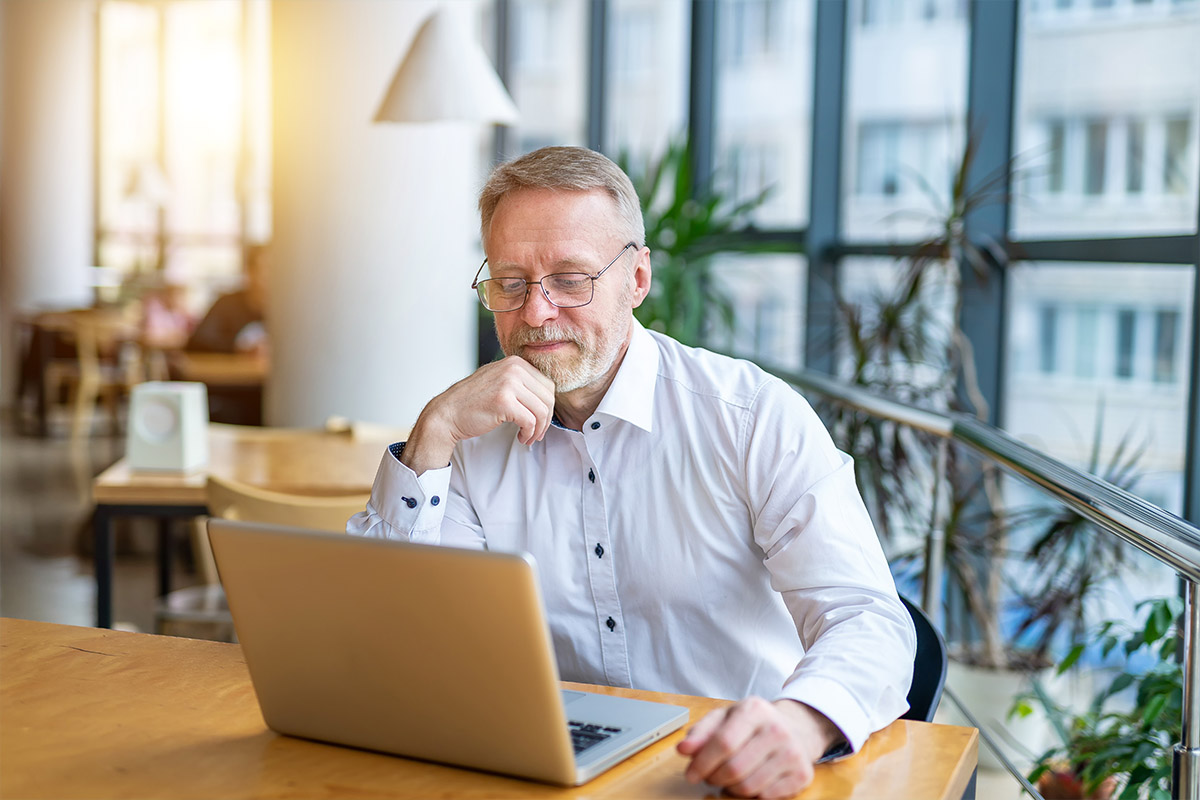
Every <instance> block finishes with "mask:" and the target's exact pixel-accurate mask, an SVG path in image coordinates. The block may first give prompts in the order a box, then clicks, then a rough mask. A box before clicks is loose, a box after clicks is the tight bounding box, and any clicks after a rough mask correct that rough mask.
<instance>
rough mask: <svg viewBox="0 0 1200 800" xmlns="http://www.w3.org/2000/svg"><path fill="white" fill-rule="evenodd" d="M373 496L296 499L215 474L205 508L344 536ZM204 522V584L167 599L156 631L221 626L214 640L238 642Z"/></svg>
mask: <svg viewBox="0 0 1200 800" xmlns="http://www.w3.org/2000/svg"><path fill="white" fill-rule="evenodd" d="M369 497H370V495H369V494H354V495H336V496H331V497H324V496H318V497H310V496H304V495H293V494H286V493H283V492H275V491H271V490H269V489H261V488H259V487H256V486H251V485H249V484H245V483H240V482H238V481H234V480H229V479H226V478H219V477H217V476H215V475H209V476H208V481H207V483H206V484H205V503H206V505H207V506H208V513H209V515H210V516H213V517H220V518H221V519H233V520H241V521H244V522H265V523H271V524H275V525H289V526H292V527H298V528H309V529H313V530H322V531H330V532H344V531H345V530H346V520H347V519H349V518H350V517H351V515H353V514H356V513H357V512H359V511H362V510H363V508H365V507H366V505H367V500H368V499H369ZM204 523H205V520H203V519H198V520H196V523H195V526H196V527H195V528H194V530H193V548H194V552H195V558H196V569H197V572H198V573H199V574H200V576H201V577H202V578H203V580H204V583H203V584H202V585H200V586H190V587H188V588H186V589H178V590H176V591H174V592H171V593H170V594H168V595H167V596H166V597H164V598H162V599H161V600H160V601H159V604H158V607H157V609H156V614H155V627H156V630H157V631H158V632H159V633H163V632H165V631H164V627H165V626H166V625H167V624H169V623H191V624H195V623H202V624H204V625H205V626H207V627H209V628H211V627H212V626H214V625H215V626H216V631H215V633H216V635H215V636H213V637H212V638H219V639H224V640H232V639H233V619H232V617H231V616H230V614H229V606H228V604H227V603H226V601H225V593H224V591H223V590H222V589H221V585H220V579H219V576H218V575H217V569H216V563H215V562H214V560H213V555H212V549H211V548H210V547H209V544H208V534H207V531H206V529H205V524H204Z"/></svg>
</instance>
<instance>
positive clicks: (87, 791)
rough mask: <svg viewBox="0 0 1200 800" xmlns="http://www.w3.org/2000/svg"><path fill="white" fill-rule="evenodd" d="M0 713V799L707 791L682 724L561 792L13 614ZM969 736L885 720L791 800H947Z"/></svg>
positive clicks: (168, 647) (245, 680)
mask: <svg viewBox="0 0 1200 800" xmlns="http://www.w3.org/2000/svg"><path fill="white" fill-rule="evenodd" d="M568 685H570V684H568ZM587 688H594V687H587ZM600 691H606V692H608V693H611V694H623V695H627V696H632V697H642V698H646V699H656V700H662V701H665V702H671V703H677V704H679V705H684V706H687V707H689V708H691V710H692V721H693V722H695V721H696V720H697V719H699V717H700V716H702V715H703V714H704V713H706V712H707V711H709V710H710V709H712V708H716V707H718V706H720V705H722V704H723V701H719V700H708V699H704V698H697V697H681V696H678V695H657V694H654V693H651V692H635V691H626V690H618V689H600ZM0 719H3V721H4V724H3V726H0V764H3V769H0V796H3V797H21V798H43V797H44V798H61V799H63V800H67V799H68V798H89V799H90V798H108V797H131V798H132V797H137V798H142V797H156V798H193V797H195V798H213V797H221V798H278V797H306V798H335V797H337V798H345V797H359V798H430V797H463V798H479V797H489V798H506V797H561V798H566V797H639V798H645V797H716V796H717V794H716V792H714V791H713V790H711V789H709V788H707V787H705V786H693V785H690V784H688V783H687V782H686V781H685V780H684V778H683V769H684V763H685V762H684V759H683V757H682V756H679V755H678V754H676V752H675V749H674V748H675V744H676V743H677V742H678V741H679V740H680V739H681V738H682V736H683V732H682V731H680V732H677V733H675V734H673V735H672V736H670V737H668V738H666V739H664V740H662V741H660V742H657V743H656V744H654V745H652V746H651V747H649V748H647V749H646V750H644V751H642V752H641V753H639V754H638V755H636V756H634V757H633V758H631V759H629V760H628V761H626V762H624V763H623V764H620V765H618V766H617V767H615V768H613V769H612V770H610V771H609V772H607V773H605V774H604V775H602V776H600V777H599V778H597V779H596V780H594V781H592V782H590V783H588V784H585V785H584V786H582V787H578V788H575V789H561V788H557V787H553V786H545V785H542V784H538V783H531V782H527V781H521V780H517V779H513V778H505V777H501V776H496V775H488V774H484V773H478V772H471V771H469V770H460V769H455V768H452V767H444V766H440V765H436V764H429V763H424V762H419V761H410V760H407V759H403V758H396V757H393V756H386V755H380V754H377V753H369V752H365V751H360V750H351V749H348V748H343V747H334V746H331V745H324V744H319V743H315V742H310V741H306V740H303V739H293V738H290V737H287V736H278V735H276V734H275V733H273V732H272V731H270V730H269V729H268V728H267V727H266V725H265V724H264V723H263V720H262V715H261V714H260V713H259V710H258V705H257V703H256V701H255V699H254V692H253V689H252V688H251V685H250V679H249V675H248V673H247V672H246V666H245V663H244V661H243V660H242V651H241V648H240V647H239V646H238V645H232V644H220V643H216V642H205V641H198V640H191V639H173V638H169V637H165V636H151V635H149V634H138V633H123V632H120V631H108V630H96V629H94V628H74V627H69V626H65V625H50V624H47V623H41V622H26V621H23V620H0ZM977 746H978V733H977V732H976V730H975V729H974V728H958V727H952V726H949V725H931V724H929V723H925V722H907V721H900V722H896V723H893V724H892V725H891V726H889V727H888V728H885V729H884V730H882V731H880V732H879V733H876V734H875V735H874V736H872V737H871V739H870V740H869V741H868V742H867V744H866V746H865V747H864V748H863V750H862V752H860V753H858V754H857V755H855V756H853V757H852V758H849V759H847V760H845V761H842V762H839V763H836V764H826V765H821V766H819V767H817V774H816V779H815V781H814V782H813V784H812V785H811V786H810V787H809V788H808V789H807V790H805V791H804V792H802V793H801V794H800V795H799V797H801V798H803V800H819V799H820V798H834V797H836V798H870V800H879V798H887V797H899V798H905V799H906V800H908V799H909V798H921V800H938V799H939V798H941V799H942V800H957V798H959V797H962V796H963V793H964V791H965V790H967V788H968V787H969V786H970V785H971V777H972V775H973V772H974V770H975V764H976V753H977Z"/></svg>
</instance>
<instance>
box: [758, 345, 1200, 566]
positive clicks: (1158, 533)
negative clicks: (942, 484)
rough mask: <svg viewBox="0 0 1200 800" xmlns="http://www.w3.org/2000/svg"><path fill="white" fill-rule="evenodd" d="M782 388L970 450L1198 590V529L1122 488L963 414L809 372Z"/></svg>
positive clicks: (786, 375)
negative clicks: (816, 394) (1167, 567)
mask: <svg viewBox="0 0 1200 800" xmlns="http://www.w3.org/2000/svg"><path fill="white" fill-rule="evenodd" d="M768 371H769V372H771V374H773V375H775V376H776V377H778V378H781V379H782V380H785V381H787V382H788V383H790V384H792V385H794V386H798V387H800V388H803V389H809V390H812V391H816V392H819V393H820V394H822V395H825V396H826V397H829V398H830V399H832V400H835V401H837V402H839V403H842V404H843V405H847V406H850V407H852V408H856V409H859V410H861V411H866V412H868V413H870V414H872V415H874V416H876V417H882V418H884V419H889V420H892V421H894V422H899V423H901V424H904V425H908V426H910V427H913V428H917V429H919V430H923V431H926V432H928V433H932V434H935V435H937V436H941V437H944V438H947V439H952V440H954V441H956V442H961V443H963V444H966V445H969V446H970V447H972V448H973V449H975V450H976V451H978V452H979V453H981V454H983V455H984V456H986V457H987V458H989V459H991V460H992V461H995V462H997V463H999V464H1001V465H1003V466H1004V467H1007V468H1008V469H1009V470H1011V471H1012V472H1014V473H1016V474H1017V475H1020V476H1021V477H1023V478H1025V479H1026V480H1028V481H1030V482H1032V483H1035V484H1037V485H1038V486H1040V487H1042V488H1043V489H1044V490H1046V492H1047V493H1049V494H1051V495H1053V496H1054V497H1056V498H1057V499H1059V500H1061V501H1062V502H1063V503H1065V504H1066V505H1069V506H1070V507H1071V508H1073V509H1075V510H1076V511H1078V512H1079V513H1080V514H1083V515H1084V516H1086V517H1087V518H1088V519H1091V520H1092V521H1093V522H1095V523H1096V524H1097V525H1100V526H1101V527H1102V528H1104V529H1105V530H1107V531H1109V532H1110V533H1113V534H1116V535H1117V536H1120V537H1121V538H1122V539H1124V540H1125V541H1127V542H1129V543H1130V544H1132V545H1133V546H1134V547H1137V548H1138V549H1139V550H1142V551H1144V552H1146V553H1149V554H1150V555H1151V556H1153V557H1154V558H1156V559H1158V560H1159V561H1162V562H1163V563H1165V564H1168V565H1170V566H1171V567H1172V568H1173V569H1174V570H1175V571H1177V572H1178V573H1179V574H1180V575H1181V576H1182V577H1184V578H1186V579H1187V580H1190V581H1193V582H1198V583H1200V528H1197V527H1195V526H1194V525H1192V524H1191V523H1189V522H1188V521H1187V520H1184V519H1182V518H1180V517H1177V516H1176V515H1174V514H1172V513H1171V512H1169V511H1165V510H1163V509H1161V508H1159V507H1158V506H1155V505H1153V504H1151V503H1148V502H1146V501H1145V500H1143V499H1142V498H1140V497H1137V496H1136V495H1133V494H1130V493H1129V492H1127V491H1125V490H1124V489H1120V488H1118V487H1116V486H1113V485H1112V484H1111V483H1108V482H1107V481H1103V480H1101V479H1099V478H1096V477H1094V476H1092V475H1088V474H1087V473H1084V472H1080V471H1079V470H1077V469H1074V468H1073V467H1069V466H1067V465H1066V464H1064V463H1062V462H1061V461H1057V460H1055V459H1053V458H1050V457H1049V456H1047V455H1045V454H1044V453H1041V452H1039V451H1037V450H1035V449H1033V448H1032V447H1030V446H1029V445H1027V444H1024V443H1023V442H1020V441H1018V440H1016V439H1014V438H1013V437H1011V436H1009V435H1008V434H1007V433H1004V432H1003V431H1000V430H997V429H995V428H993V427H991V426H990V425H987V424H985V423H983V422H980V421H979V420H977V419H974V418H972V417H968V416H966V415H963V414H946V413H941V412H937V411H930V410H928V409H923V408H919V407H917V406H914V405H911V404H909V403H904V402H901V401H899V400H889V399H887V398H883V397H879V396H878V395H875V394H872V393H871V392H868V391H866V390H865V389H860V388H858V387H855V386H850V385H847V384H845V383H842V382H840V381H837V380H834V379H833V378H830V377H829V376H827V375H821V374H818V373H815V372H810V371H807V370H804V371H800V372H787V371H783V370H777V369H773V368H769V369H768Z"/></svg>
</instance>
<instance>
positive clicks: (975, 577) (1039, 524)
mask: <svg viewBox="0 0 1200 800" xmlns="http://www.w3.org/2000/svg"><path fill="white" fill-rule="evenodd" d="M977 146H978V137H977V136H974V135H973V136H970V137H969V138H968V141H967V144H966V146H965V148H964V151H963V154H962V157H961V159H960V161H959V163H958V164H957V166H956V169H955V171H954V176H953V181H952V184H951V187H950V191H949V195H948V198H947V199H945V200H942V199H941V198H940V197H939V195H938V193H937V192H936V191H935V190H934V189H933V188H932V187H930V186H929V185H928V183H926V182H924V181H922V180H921V179H920V176H917V178H916V179H917V181H918V183H919V184H920V188H921V189H922V190H923V192H924V193H925V194H926V196H927V197H928V206H929V210H928V211H923V212H920V213H917V212H906V215H907V216H910V217H914V216H915V217H920V218H921V219H922V220H923V221H924V222H925V223H926V225H927V226H928V227H929V228H930V229H931V230H932V233H931V234H930V235H929V236H928V238H926V239H925V240H923V241H921V242H918V243H917V244H916V245H914V246H912V247H910V248H908V249H907V250H906V251H903V252H901V253H899V254H898V255H897V257H896V259H895V261H894V264H893V270H894V277H895V279H894V281H893V282H892V283H891V285H889V286H885V287H884V288H877V289H874V290H873V291H870V292H861V291H860V292H859V293H858V294H854V295H852V294H850V293H849V292H848V291H847V290H846V288H845V287H844V286H841V285H839V286H838V287H835V289H836V291H835V296H836V303H837V312H838V314H837V320H838V325H837V329H836V341H837V343H838V344H837V346H838V347H839V348H840V350H839V364H840V365H841V369H840V376H841V377H842V378H843V379H844V380H847V381H848V382H850V383H852V384H855V385H858V386H861V387H863V388H865V389H866V390H868V391H870V392H872V393H874V394H878V395H881V396H884V397H889V398H893V399H897V400H901V401H904V402H908V403H911V404H913V405H917V406H921V407H925V408H929V409H932V410H935V411H941V412H948V413H951V414H966V415H973V416H976V417H978V418H980V419H984V420H986V419H987V417H988V407H987V404H986V402H985V401H984V399H983V395H982V392H981V391H980V389H979V384H978V380H977V376H976V371H975V363H974V355H973V352H972V350H971V347H970V344H969V342H968V340H967V338H966V336H965V334H964V333H963V331H962V329H961V327H960V325H959V320H961V318H962V313H963V282H964V281H969V280H976V281H987V280H991V279H992V276H993V274H994V273H995V272H996V271H998V270H1003V269H1004V268H1005V267H1006V266H1007V255H1006V252H1005V250H1004V248H1002V247H1000V246H999V245H998V244H997V243H995V242H992V241H988V240H983V241H976V240H975V239H973V238H972V237H971V236H969V235H968V229H967V220H968V217H970V216H971V215H972V214H973V213H974V212H976V211H977V210H979V209H981V208H983V207H985V206H987V205H989V204H993V203H997V202H1006V201H1007V195H1006V193H1005V191H1004V179H1005V178H1006V174H1005V171H1004V170H1001V171H999V172H997V173H995V174H993V175H990V176H986V177H984V178H983V179H982V180H980V181H979V182H978V183H977V184H975V185H974V186H972V185H971V184H970V183H969V181H968V175H969V174H970V173H971V167H972V164H973V162H974V159H975V153H976V150H977ZM830 346H831V347H832V346H834V345H833V343H831V344H830ZM823 410H824V413H825V418H826V420H827V422H828V423H829V426H830V429H831V431H832V432H833V435H834V438H835V440H836V441H837V442H838V443H839V446H841V447H842V448H843V449H845V450H846V451H847V452H849V453H850V454H851V455H852V456H853V457H854V460H855V469H856V472H857V478H858V483H859V486H860V487H861V489H862V491H863V495H864V499H865V500H866V502H867V505H868V508H869V509H870V511H871V515H872V518H873V519H874V521H875V524H876V526H877V527H878V529H879V531H880V534H881V536H882V537H883V538H884V539H885V541H888V542H889V543H890V549H891V556H892V561H893V566H894V568H895V569H896V571H897V572H898V573H899V574H904V573H908V574H910V575H913V576H916V575H918V574H921V573H922V572H923V570H924V568H925V564H926V557H927V554H928V552H929V551H930V550H931V549H933V548H940V552H941V553H942V555H943V558H944V564H945V571H944V578H943V583H942V584H941V585H940V586H938V587H936V590H937V591H938V592H940V593H942V594H943V595H944V598H945V610H946V615H945V621H944V623H943V633H944V635H945V636H946V638H947V641H948V642H950V643H951V645H952V647H953V652H954V654H955V657H956V659H958V660H960V661H965V662H968V663H971V664H974V665H976V666H981V667H990V668H1008V667H1015V668H1019V669H1030V668H1035V667H1039V666H1049V665H1050V663H1051V660H1050V654H1049V651H1050V647H1051V645H1052V644H1053V643H1054V642H1055V637H1056V636H1057V635H1058V632H1059V631H1060V630H1061V629H1062V628H1063V627H1064V625H1068V624H1069V625H1070V626H1072V627H1073V628H1074V629H1075V630H1076V631H1081V630H1082V620H1083V609H1084V607H1085V605H1086V601H1087V600H1088V598H1089V597H1090V596H1091V595H1092V593H1093V592H1095V591H1096V590H1097V588H1098V587H1100V586H1101V585H1102V584H1103V583H1104V581H1105V580H1106V579H1107V578H1109V577H1111V576H1112V575H1113V574H1115V572H1116V570H1115V566H1116V565H1119V564H1120V561H1121V557H1122V555H1123V553H1124V552H1125V549H1124V546H1123V545H1122V544H1121V543H1120V542H1119V541H1117V540H1116V539H1114V538H1113V537H1110V536H1107V535H1104V534H1103V533H1101V532H1099V531H1098V530H1097V529H1096V528H1095V526H1094V525H1092V524H1091V523H1090V522H1088V521H1087V520H1086V519H1084V518H1083V517H1081V516H1080V515H1078V514H1076V513H1075V512H1073V511H1070V510H1069V509H1062V508H1061V507H1059V506H1058V505H1057V504H1054V505H1055V508H1053V509H1050V508H1048V507H1047V505H1046V504H1041V505H1038V506H1036V507H1028V508H1022V509H1015V510H1014V509H1010V508H1008V506H1007V503H1006V499H1005V496H1004V493H1003V492H1002V491H1001V484H1000V475H999V473H998V470H997V468H996V467H995V466H994V465H991V464H988V463H981V462H980V461H979V460H978V459H976V458H973V457H970V456H968V454H967V453H966V452H965V451H964V450H963V449H961V448H959V447H957V446H953V445H950V444H948V443H947V442H945V441H944V440H942V439H940V438H939V437H936V436H935V435H933V434H926V433H922V432H920V431H916V430H914V429H911V428H907V427H905V426H902V425H898V424H895V423H892V422H889V421H887V420H884V419H880V418H878V417H872V416H870V415H867V414H865V413H862V412H858V411H856V410H854V409H850V408H845V407H838V406H834V407H829V408H826V409H823ZM1101 417H1102V415H1101ZM1100 431H1101V426H1100V425H1099V424H1098V425H1097V428H1096V439H1095V441H1094V443H1093V462H1092V464H1091V469H1092V471H1093V472H1095V471H1096V470H1097V468H1098V466H1099V463H1098V462H1099V453H1100V452H1101V447H1100V445H1101V441H1100ZM1138 455H1139V452H1138V451H1137V450H1136V449H1132V448H1129V447H1128V442H1127V441H1126V442H1123V443H1122V444H1121V446H1120V447H1119V448H1118V453H1117V456H1116V457H1115V458H1114V459H1113V461H1112V463H1111V464H1110V465H1109V468H1108V469H1107V470H1106V471H1105V473H1104V475H1103V477H1104V478H1105V479H1107V480H1109V481H1110V482H1112V483H1115V484H1116V485H1118V486H1121V487H1122V488H1130V487H1132V485H1133V483H1134V481H1136V478H1137V475H1136V470H1135V469H1134V467H1135V466H1136V463H1137V456H1138ZM1026 539H1029V540H1030V542H1029V544H1027V545H1026V544H1024V540H1026ZM912 542H917V544H915V545H914V544H911V543H912ZM1030 568H1032V569H1030ZM1014 570H1015V571H1016V572H1019V573H1020V575H1021V578H1022V580H1021V581H1020V583H1018V582H1016V581H1014V580H1013V579H1012V577H1011V572H1012V571H1014ZM1002 620H1003V624H1002Z"/></svg>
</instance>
